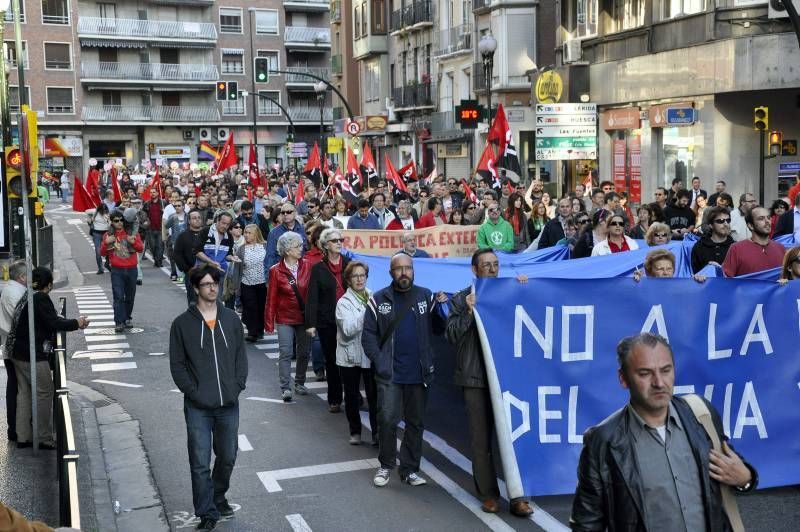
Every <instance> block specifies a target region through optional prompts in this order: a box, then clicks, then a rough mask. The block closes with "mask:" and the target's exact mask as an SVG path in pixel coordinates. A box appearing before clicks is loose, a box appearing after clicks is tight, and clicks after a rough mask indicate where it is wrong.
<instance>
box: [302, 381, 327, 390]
mask: <svg viewBox="0 0 800 532" xmlns="http://www.w3.org/2000/svg"><path fill="white" fill-rule="evenodd" d="M327 387H328V381H322V382H306V388H308V389H309V390H316V389H317V388H327Z"/></svg>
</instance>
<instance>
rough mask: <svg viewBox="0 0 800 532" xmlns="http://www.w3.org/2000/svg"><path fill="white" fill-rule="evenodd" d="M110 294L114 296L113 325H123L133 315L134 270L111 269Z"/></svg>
mask: <svg viewBox="0 0 800 532" xmlns="http://www.w3.org/2000/svg"><path fill="white" fill-rule="evenodd" d="M111 292H112V293H113V295H114V323H116V324H117V325H123V324H124V323H125V322H126V321H127V320H129V319H131V315H132V314H133V300H134V298H136V268H111Z"/></svg>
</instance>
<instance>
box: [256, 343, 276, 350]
mask: <svg viewBox="0 0 800 532" xmlns="http://www.w3.org/2000/svg"><path fill="white" fill-rule="evenodd" d="M256 349H278V344H277V343H274V344H256Z"/></svg>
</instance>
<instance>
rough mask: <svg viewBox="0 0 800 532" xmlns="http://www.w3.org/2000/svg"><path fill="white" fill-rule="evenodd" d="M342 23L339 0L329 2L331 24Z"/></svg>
mask: <svg viewBox="0 0 800 532" xmlns="http://www.w3.org/2000/svg"><path fill="white" fill-rule="evenodd" d="M341 21H342V2H341V0H333V1H332V2H331V22H341Z"/></svg>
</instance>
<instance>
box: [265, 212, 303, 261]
mask: <svg viewBox="0 0 800 532" xmlns="http://www.w3.org/2000/svg"><path fill="white" fill-rule="evenodd" d="M287 231H294V232H295V233H297V234H298V235H300V236H301V237H303V249H305V247H306V246H307V245H308V241H307V239H306V230H305V229H303V225H302V224H300V223H297V222H295V223H294V227H293V228H292V229H289V228H288V227H286V224H281V225H279V226H277V227H275V228H273V229H272V231H270V232H269V237H268V238H267V259H266V260H267V262H266V268H267V269H269V268H271V267H272V266H274V265H275V264H278V261H279V260H280V256H279V255H278V239H279V238H280V237H281V235H282V234H283V233H285V232H287Z"/></svg>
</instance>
